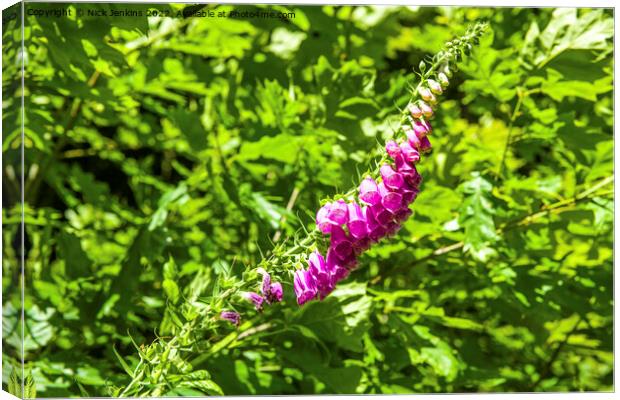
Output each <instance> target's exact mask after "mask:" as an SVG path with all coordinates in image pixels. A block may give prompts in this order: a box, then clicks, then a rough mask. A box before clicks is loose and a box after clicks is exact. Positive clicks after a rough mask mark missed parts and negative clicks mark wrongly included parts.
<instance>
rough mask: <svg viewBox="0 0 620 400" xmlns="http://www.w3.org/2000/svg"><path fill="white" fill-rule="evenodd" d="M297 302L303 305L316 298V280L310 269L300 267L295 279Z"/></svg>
mask: <svg viewBox="0 0 620 400" xmlns="http://www.w3.org/2000/svg"><path fill="white" fill-rule="evenodd" d="M293 287H294V288H295V295H296V296H297V304H299V305H302V304H305V303H307V302H308V301H310V300H312V299H314V298H315V297H316V294H317V288H316V282H315V281H314V277H313V276H312V274H311V273H310V271H306V270H303V269H298V270H297V271H295V278H294V280H293Z"/></svg>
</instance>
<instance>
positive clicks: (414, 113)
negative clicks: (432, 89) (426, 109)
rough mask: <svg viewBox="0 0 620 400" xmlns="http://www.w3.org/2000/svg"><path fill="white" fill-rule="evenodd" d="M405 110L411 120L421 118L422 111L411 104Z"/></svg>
mask: <svg viewBox="0 0 620 400" xmlns="http://www.w3.org/2000/svg"><path fill="white" fill-rule="evenodd" d="M407 108H408V109H409V112H410V113H411V116H412V117H413V118H420V117H421V116H422V110H421V109H420V107H419V106H418V105H416V104H413V103H411V104H409V106H408V107H407Z"/></svg>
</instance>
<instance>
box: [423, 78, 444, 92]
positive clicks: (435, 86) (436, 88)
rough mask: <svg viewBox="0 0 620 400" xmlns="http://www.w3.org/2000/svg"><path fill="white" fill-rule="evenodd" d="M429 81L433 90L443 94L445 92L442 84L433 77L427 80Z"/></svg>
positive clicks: (429, 85)
mask: <svg viewBox="0 0 620 400" xmlns="http://www.w3.org/2000/svg"><path fill="white" fill-rule="evenodd" d="M427 83H428V87H429V88H430V89H431V91H432V92H433V93H435V94H442V93H443V89H442V88H441V84H440V83H439V82H437V81H435V80H433V79H429V80H428V81H427Z"/></svg>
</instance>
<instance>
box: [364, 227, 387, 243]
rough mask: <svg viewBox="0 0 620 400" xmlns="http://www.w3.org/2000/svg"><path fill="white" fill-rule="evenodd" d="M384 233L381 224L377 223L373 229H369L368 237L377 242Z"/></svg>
mask: <svg viewBox="0 0 620 400" xmlns="http://www.w3.org/2000/svg"><path fill="white" fill-rule="evenodd" d="M385 235H386V229H385V228H384V227H383V226H381V225H378V226H377V227H376V228H375V229H373V230H372V231H370V233H369V234H368V237H369V238H370V240H372V241H373V242H378V241H379V240H381V239H383V238H384V237H385Z"/></svg>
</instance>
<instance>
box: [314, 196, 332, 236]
mask: <svg viewBox="0 0 620 400" xmlns="http://www.w3.org/2000/svg"><path fill="white" fill-rule="evenodd" d="M331 206H332V203H327V204H325V205H324V206H323V207H321V208H319V211H318V212H317V213H316V226H317V228H319V230H320V231H321V232H323V233H324V234H330V233H331V231H332V226H333V225H334V223H333V222H332V220H331V219H329V210H330V209H331Z"/></svg>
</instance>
